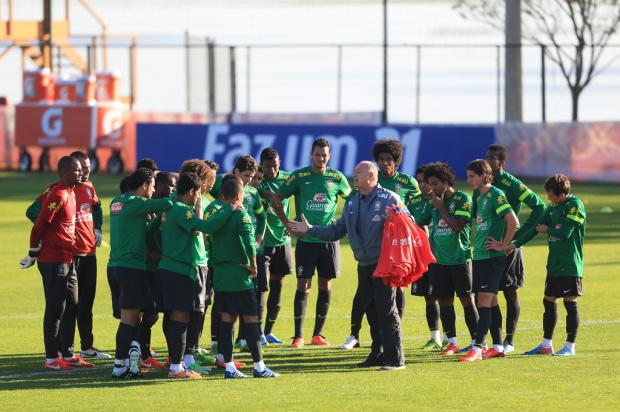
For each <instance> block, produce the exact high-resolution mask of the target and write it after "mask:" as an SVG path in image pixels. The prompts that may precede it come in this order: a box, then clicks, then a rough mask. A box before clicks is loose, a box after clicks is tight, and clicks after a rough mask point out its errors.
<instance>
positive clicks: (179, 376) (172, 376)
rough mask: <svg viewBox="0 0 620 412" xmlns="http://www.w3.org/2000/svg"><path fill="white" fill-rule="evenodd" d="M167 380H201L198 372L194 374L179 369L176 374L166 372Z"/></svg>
mask: <svg viewBox="0 0 620 412" xmlns="http://www.w3.org/2000/svg"><path fill="white" fill-rule="evenodd" d="M168 378H170V379H201V378H202V376H200V374H199V373H198V372H194V371H193V370H191V369H181V370H179V371H178V372H172V371H170V372H168Z"/></svg>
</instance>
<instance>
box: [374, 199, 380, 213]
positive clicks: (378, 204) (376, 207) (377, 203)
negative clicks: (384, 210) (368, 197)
mask: <svg viewBox="0 0 620 412" xmlns="http://www.w3.org/2000/svg"><path fill="white" fill-rule="evenodd" d="M376 210H381V202H379V201H378V200H377V201H376V202H375V211H376Z"/></svg>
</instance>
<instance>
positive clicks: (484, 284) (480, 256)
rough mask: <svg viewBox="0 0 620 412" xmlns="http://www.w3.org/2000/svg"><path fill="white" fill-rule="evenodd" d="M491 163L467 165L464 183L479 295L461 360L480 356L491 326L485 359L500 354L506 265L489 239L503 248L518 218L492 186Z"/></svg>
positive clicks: (480, 160)
mask: <svg viewBox="0 0 620 412" xmlns="http://www.w3.org/2000/svg"><path fill="white" fill-rule="evenodd" d="M492 173H493V172H492V170H491V166H489V164H488V163H487V162H486V161H485V160H482V159H477V160H473V161H472V162H470V163H469V164H468V165H467V183H469V185H470V186H471V187H472V188H473V189H474V195H473V200H472V206H473V214H472V215H473V217H475V219H476V235H475V238H474V253H473V261H474V262H473V277H474V282H473V284H474V291H475V292H476V293H477V294H478V315H479V319H478V325H477V327H476V337H475V339H474V344H473V346H472V348H471V349H470V350H468V351H467V354H466V355H465V356H463V357H461V358H460V359H459V361H461V362H473V361H478V360H481V359H483V345H484V343H485V338H486V334H487V332H488V331H489V328H490V329H491V336H492V338H493V347H492V348H489V349H488V350H487V351H485V352H484V358H485V359H489V358H496V357H503V356H505V354H504V346H503V344H502V336H501V330H502V312H501V310H500V308H499V304H498V303H497V292H498V291H499V287H500V282H501V279H502V274H503V273H504V268H505V266H506V260H507V259H506V254H505V252H503V251H495V250H491V249H490V246H489V241H490V238H493V239H497V240H500V241H501V243H502V250H504V249H506V248H507V247H508V246H509V245H510V243H511V242H512V239H513V237H514V234H515V232H516V230H517V226H518V224H519V221H518V220H517V216H516V215H515V213H514V211H513V210H512V207H510V204H509V203H508V202H507V201H506V196H505V195H504V192H502V191H501V190H500V189H498V188H496V187H495V186H493V185H492V184H491V183H492V182H493V174H492Z"/></svg>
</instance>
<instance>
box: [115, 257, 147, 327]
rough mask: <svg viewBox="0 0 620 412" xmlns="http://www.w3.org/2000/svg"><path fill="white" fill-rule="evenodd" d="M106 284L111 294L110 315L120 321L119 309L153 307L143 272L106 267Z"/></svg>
mask: <svg viewBox="0 0 620 412" xmlns="http://www.w3.org/2000/svg"><path fill="white" fill-rule="evenodd" d="M108 284H109V285H110V292H111V294H112V314H113V315H114V317H115V318H117V319H120V317H121V309H145V308H152V307H153V296H152V294H151V288H150V286H149V282H148V278H147V275H146V271H145V270H142V269H133V268H126V267H121V266H112V267H108Z"/></svg>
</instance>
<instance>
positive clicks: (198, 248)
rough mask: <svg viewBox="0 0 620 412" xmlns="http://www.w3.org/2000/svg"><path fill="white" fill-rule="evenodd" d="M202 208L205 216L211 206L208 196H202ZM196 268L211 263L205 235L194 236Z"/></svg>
mask: <svg viewBox="0 0 620 412" xmlns="http://www.w3.org/2000/svg"><path fill="white" fill-rule="evenodd" d="M200 202H201V203H200V207H202V215H203V216H204V213H205V210H207V206H209V203H211V202H210V201H209V199H207V198H206V196H202V198H201V199H200ZM193 246H194V266H207V264H208V263H209V253H208V252H207V248H206V247H205V235H203V234H202V233H199V234H197V235H194V245H193Z"/></svg>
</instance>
